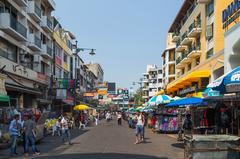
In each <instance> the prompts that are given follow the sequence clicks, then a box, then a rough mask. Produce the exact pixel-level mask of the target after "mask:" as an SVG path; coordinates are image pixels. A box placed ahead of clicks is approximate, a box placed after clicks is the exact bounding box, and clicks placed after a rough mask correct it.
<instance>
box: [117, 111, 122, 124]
mask: <svg viewBox="0 0 240 159" xmlns="http://www.w3.org/2000/svg"><path fill="white" fill-rule="evenodd" d="M117 120H118V125H122V113H121V112H118V114H117Z"/></svg>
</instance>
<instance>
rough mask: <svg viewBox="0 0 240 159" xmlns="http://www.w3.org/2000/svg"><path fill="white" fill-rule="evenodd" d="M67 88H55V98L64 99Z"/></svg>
mask: <svg viewBox="0 0 240 159" xmlns="http://www.w3.org/2000/svg"><path fill="white" fill-rule="evenodd" d="M66 98H67V90H66V89H57V95H56V99H66Z"/></svg>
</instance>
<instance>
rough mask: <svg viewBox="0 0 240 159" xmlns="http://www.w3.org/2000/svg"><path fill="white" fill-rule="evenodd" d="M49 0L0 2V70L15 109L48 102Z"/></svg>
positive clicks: (50, 50)
mask: <svg viewBox="0 0 240 159" xmlns="http://www.w3.org/2000/svg"><path fill="white" fill-rule="evenodd" d="M54 9H55V3H54V1H52V0H28V1H26V0H16V1H12V0H0V11H1V12H0V67H1V68H2V67H4V66H5V67H4V73H5V74H6V75H7V79H6V90H7V93H8V95H9V96H10V98H11V105H12V106H14V107H20V108H23V107H35V108H36V107H41V106H42V105H44V106H46V105H48V104H50V103H51V101H49V98H48V85H49V82H50V75H51V72H52V58H53V57H52V48H53V45H52V44H53V41H52V30H53V25H52V24H53V21H52V16H51V13H52V11H53V10H54Z"/></svg>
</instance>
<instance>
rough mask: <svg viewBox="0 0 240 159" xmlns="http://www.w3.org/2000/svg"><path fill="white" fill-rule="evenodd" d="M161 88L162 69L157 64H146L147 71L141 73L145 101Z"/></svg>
mask: <svg viewBox="0 0 240 159" xmlns="http://www.w3.org/2000/svg"><path fill="white" fill-rule="evenodd" d="M162 88H163V75H162V69H161V68H159V67H157V65H147V71H146V73H144V74H143V89H142V90H143V98H144V101H145V102H147V101H148V100H149V99H150V98H151V97H153V96H154V95H156V94H157V92H158V91H160V90H161V89H162Z"/></svg>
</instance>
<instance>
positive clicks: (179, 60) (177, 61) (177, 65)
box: [176, 57, 185, 69]
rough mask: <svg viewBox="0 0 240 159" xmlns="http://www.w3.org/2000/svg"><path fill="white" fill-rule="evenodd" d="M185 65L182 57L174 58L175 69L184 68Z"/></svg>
mask: <svg viewBox="0 0 240 159" xmlns="http://www.w3.org/2000/svg"><path fill="white" fill-rule="evenodd" d="M184 67H185V65H184V64H183V63H182V57H178V58H177V60H176V69H181V68H184Z"/></svg>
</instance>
